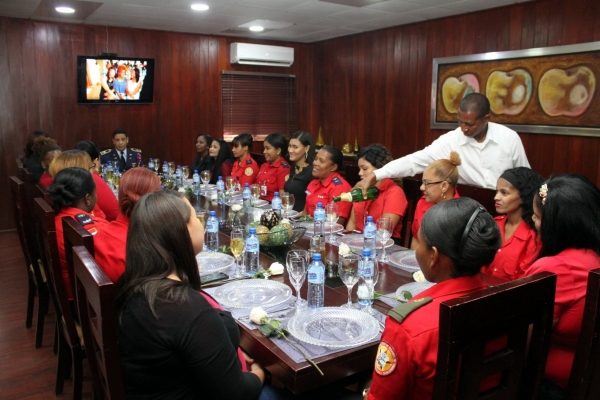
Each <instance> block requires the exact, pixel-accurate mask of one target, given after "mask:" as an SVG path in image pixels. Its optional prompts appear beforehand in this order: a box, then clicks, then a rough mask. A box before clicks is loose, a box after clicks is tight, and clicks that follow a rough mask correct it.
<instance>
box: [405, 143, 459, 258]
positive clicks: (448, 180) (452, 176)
mask: <svg viewBox="0 0 600 400" xmlns="http://www.w3.org/2000/svg"><path fill="white" fill-rule="evenodd" d="M459 165H460V156H459V155H458V153H457V152H455V151H451V152H450V157H449V158H448V159H445V158H441V159H439V160H435V161H434V162H432V163H431V164H429V165H428V166H427V168H425V171H423V183H422V184H421V187H420V189H421V191H422V192H423V197H421V198H420V199H419V202H418V203H417V207H416V209H415V216H414V219H413V222H412V225H411V230H412V241H411V243H410V248H411V249H416V248H417V246H418V245H419V238H418V236H417V232H418V231H419V227H420V226H421V220H422V219H423V216H424V215H425V213H426V212H427V210H429V209H430V208H431V207H433V206H434V205H436V204H438V203H441V202H443V201H446V200H452V199H457V198H459V197H460V196H459V195H458V191H457V190H456V185H457V184H458V166H459Z"/></svg>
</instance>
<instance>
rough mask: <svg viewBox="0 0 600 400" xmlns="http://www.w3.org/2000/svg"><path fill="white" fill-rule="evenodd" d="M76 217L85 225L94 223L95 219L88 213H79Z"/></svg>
mask: <svg viewBox="0 0 600 400" xmlns="http://www.w3.org/2000/svg"><path fill="white" fill-rule="evenodd" d="M75 219H76V220H77V221H79V223H80V224H81V225H83V226H86V225H89V224H93V223H94V220H93V219H92V217H90V216H89V215H87V214H77V215H75Z"/></svg>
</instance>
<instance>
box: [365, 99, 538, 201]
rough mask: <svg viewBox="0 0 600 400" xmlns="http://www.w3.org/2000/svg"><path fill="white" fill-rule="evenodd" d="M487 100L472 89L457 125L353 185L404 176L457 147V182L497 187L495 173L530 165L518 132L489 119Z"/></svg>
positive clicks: (371, 184) (414, 172) (460, 111)
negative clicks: (458, 164)
mask: <svg viewBox="0 0 600 400" xmlns="http://www.w3.org/2000/svg"><path fill="white" fill-rule="evenodd" d="M489 120H490V102H489V100H488V99H487V97H485V96H484V95H483V94H480V93H471V94H468V95H466V96H465V97H464V98H463V99H462V101H461V102H460V106H459V109H458V126H459V127H458V128H456V129H455V130H453V131H450V132H448V133H445V134H443V135H442V136H440V137H439V138H438V139H437V140H435V141H434V142H433V143H431V144H430V145H429V146H427V147H425V148H424V149H423V150H420V151H417V152H415V153H412V154H409V155H407V156H404V157H402V158H399V159H397V160H394V161H392V162H390V163H388V164H386V165H385V166H384V167H382V168H379V169H378V170H376V171H375V172H372V173H370V174H368V175H367V176H365V177H364V178H363V179H362V180H361V181H360V182H358V183H357V184H356V186H355V187H356V188H361V189H363V190H366V189H367V188H368V187H369V186H373V185H374V184H375V182H376V181H378V180H380V179H384V178H403V177H406V176H413V175H416V174H418V173H421V172H423V170H425V167H427V166H428V165H429V164H430V163H431V162H433V161H435V160H438V159H440V158H448V156H449V155H450V152H451V151H456V152H457V153H458V154H459V155H460V158H461V160H462V164H461V165H460V166H459V167H458V172H459V178H458V182H459V183H466V184H468V185H474V186H481V187H484V188H488V189H495V188H496V181H497V180H498V177H499V176H500V175H501V174H502V173H503V172H504V171H505V170H507V169H510V168H515V167H529V161H527V155H526V154H525V149H524V148H523V143H521V138H519V135H518V134H517V132H515V131H513V130H512V129H509V128H507V127H505V126H503V125H500V124H495V123H493V122H489Z"/></svg>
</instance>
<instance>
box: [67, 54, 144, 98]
mask: <svg viewBox="0 0 600 400" xmlns="http://www.w3.org/2000/svg"><path fill="white" fill-rule="evenodd" d="M153 96H154V59H152V58H135V57H120V56H119V57H116V56H112V57H107V56H77V102H78V103H79V104H150V103H152V99H153Z"/></svg>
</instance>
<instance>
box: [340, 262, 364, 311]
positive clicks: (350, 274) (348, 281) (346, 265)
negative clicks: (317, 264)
mask: <svg viewBox="0 0 600 400" xmlns="http://www.w3.org/2000/svg"><path fill="white" fill-rule="evenodd" d="M359 263H360V256H359V255H358V254H348V255H346V256H340V259H339V264H338V272H339V273H340V278H341V279H342V282H344V284H345V285H346V287H347V288H348V303H346V304H344V305H343V306H342V307H343V308H352V288H353V287H354V285H356V282H358V267H359Z"/></svg>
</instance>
